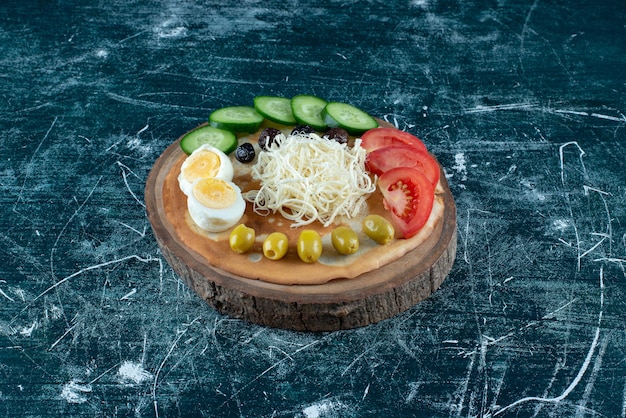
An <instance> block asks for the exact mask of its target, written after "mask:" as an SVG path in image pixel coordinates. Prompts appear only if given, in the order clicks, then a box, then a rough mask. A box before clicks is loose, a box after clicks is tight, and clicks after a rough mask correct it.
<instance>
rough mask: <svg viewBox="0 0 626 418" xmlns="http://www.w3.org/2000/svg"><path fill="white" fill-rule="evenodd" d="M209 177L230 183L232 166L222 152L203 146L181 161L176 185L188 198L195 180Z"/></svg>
mask: <svg viewBox="0 0 626 418" xmlns="http://www.w3.org/2000/svg"><path fill="white" fill-rule="evenodd" d="M210 177H214V178H218V179H222V180H226V181H232V179H233V164H232V163H231V162H230V159H229V158H228V156H227V155H226V154H224V153H223V152H222V151H220V150H218V149H217V148H215V147H212V146H210V145H206V144H205V145H202V146H200V147H199V148H198V149H196V150H195V151H194V152H192V153H191V155H189V157H187V158H186V159H185V161H183V165H182V166H181V168H180V174H179V175H178V185H179V186H180V190H182V192H183V193H185V194H186V195H187V196H189V194H190V193H191V187H192V185H193V183H194V182H195V181H196V180H198V179H204V178H210Z"/></svg>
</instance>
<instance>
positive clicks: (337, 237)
mask: <svg viewBox="0 0 626 418" xmlns="http://www.w3.org/2000/svg"><path fill="white" fill-rule="evenodd" d="M330 240H331V242H332V244H333V247H334V248H335V250H337V252H338V253H339V254H343V255H348V254H354V253H355V252H357V251H358V249H359V236H358V235H357V234H356V232H354V230H353V229H352V228H350V227H347V226H339V227H337V228H335V229H334V230H333V232H332V233H331V235H330Z"/></svg>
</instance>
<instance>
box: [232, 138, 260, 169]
mask: <svg viewBox="0 0 626 418" xmlns="http://www.w3.org/2000/svg"><path fill="white" fill-rule="evenodd" d="M255 155H256V153H255V152H254V146H252V144H251V143H249V142H244V143H243V144H241V145H239V146H238V147H237V149H235V158H236V159H237V161H239V162H240V163H244V164H245V163H249V162H252V160H254V157H255Z"/></svg>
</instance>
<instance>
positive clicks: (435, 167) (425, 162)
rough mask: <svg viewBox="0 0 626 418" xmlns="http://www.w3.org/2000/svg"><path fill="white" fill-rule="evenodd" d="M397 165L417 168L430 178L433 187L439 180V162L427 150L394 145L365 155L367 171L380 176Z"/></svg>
mask: <svg viewBox="0 0 626 418" xmlns="http://www.w3.org/2000/svg"><path fill="white" fill-rule="evenodd" d="M396 167H415V168H417V169H418V170H420V171H421V172H422V173H424V175H425V176H426V177H427V178H428V180H430V183H431V184H432V185H433V187H434V186H436V185H437V183H438V182H439V176H440V174H441V172H440V169H439V164H437V161H436V160H435V159H434V158H433V157H432V156H431V155H430V154H429V153H428V152H426V151H421V150H417V149H415V148H414V147H411V146H408V145H392V146H389V147H384V148H378V149H376V150H374V151H372V152H370V153H368V154H367V156H366V157H365V168H366V169H367V171H369V172H370V173H373V174H376V175H378V176H380V175H382V174H383V173H385V172H387V171H389V170H391V169H392V168H396Z"/></svg>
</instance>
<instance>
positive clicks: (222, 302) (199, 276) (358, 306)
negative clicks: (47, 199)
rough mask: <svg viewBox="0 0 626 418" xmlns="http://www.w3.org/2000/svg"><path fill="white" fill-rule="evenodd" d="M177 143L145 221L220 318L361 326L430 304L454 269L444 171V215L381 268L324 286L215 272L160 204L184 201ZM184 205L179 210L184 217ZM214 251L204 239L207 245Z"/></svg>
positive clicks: (155, 175) (294, 325) (301, 327)
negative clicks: (176, 183)
mask: <svg viewBox="0 0 626 418" xmlns="http://www.w3.org/2000/svg"><path fill="white" fill-rule="evenodd" d="M179 142H180V139H179V140H178V141H176V142H174V143H173V144H172V145H170V146H169V147H168V148H167V149H166V150H165V151H164V152H163V154H161V156H160V157H159V158H158V159H157V161H156V162H155V164H154V166H153V168H152V170H151V172H150V174H149V176H148V179H147V182H146V187H145V202H146V210H147V213H148V218H149V220H150V223H151V225H152V229H153V231H154V235H155V237H156V240H157V243H158V245H159V248H160V249H161V252H162V254H163V256H164V258H165V259H166V260H167V262H168V263H169V264H170V266H171V267H172V269H173V270H174V272H175V273H176V274H178V276H179V277H180V278H181V279H182V280H183V281H184V282H185V283H186V284H187V285H188V286H189V287H190V288H191V289H193V290H194V291H195V292H196V293H197V294H198V295H199V296H200V297H201V298H202V299H204V300H205V301H206V302H207V303H208V304H209V305H210V306H211V307H213V308H214V309H216V310H217V311H219V312H221V313H223V314H227V315H230V316H232V317H236V318H241V319H244V320H246V321H249V322H253V323H257V324H261V325H267V326H272V327H278V328H285V329H292V330H298V331H335V330H340V329H350V328H356V327H361V326H365V325H368V324H373V323H376V322H379V321H381V320H383V319H387V318H390V317H392V316H395V315H397V314H399V313H400V312H403V311H405V310H407V309H409V308H410V307H412V306H414V305H415V304H416V303H418V302H420V301H422V300H424V299H425V298H427V297H429V296H430V295H431V294H432V293H433V292H434V291H435V290H437V289H438V288H439V286H440V285H441V283H442V282H443V281H444V279H445V278H446V276H447V274H448V272H449V271H450V269H451V267H452V264H453V263H454V259H455V256H456V244H457V240H456V208H455V204H454V199H453V197H452V194H451V193H450V189H449V187H448V184H447V182H446V179H445V176H444V175H443V172H442V175H441V180H440V185H439V192H438V195H439V196H440V199H441V202H442V203H443V216H442V217H441V219H440V220H439V222H438V223H437V224H436V226H435V228H434V229H433V230H432V232H431V233H430V234H429V235H428V236H427V237H426V238H425V240H424V241H423V242H422V243H421V244H420V245H419V246H418V247H417V248H415V249H413V250H411V251H409V252H408V253H406V254H405V255H404V256H402V257H401V258H399V259H397V260H395V261H392V262H390V263H387V264H384V265H382V266H380V267H379V268H376V269H374V270H371V271H368V272H365V273H363V274H359V275H358V276H357V277H354V278H350V279H344V278H339V279H334V280H331V281H328V282H327V283H324V284H290V285H283V284H277V283H270V282H267V281H262V280H255V279H250V278H247V277H242V276H239V275H237V274H233V273H231V272H228V271H226V270H224V269H221V268H218V267H216V266H214V265H212V264H211V263H209V262H208V261H207V258H206V257H205V256H203V255H202V254H201V251H197V249H198V248H199V247H198V246H197V245H191V244H189V241H187V240H185V239H182V237H181V235H185V234H186V235H191V234H193V232H191V231H181V226H180V224H177V223H176V222H174V221H173V220H172V219H173V218H172V213H171V212H172V210H173V209H172V207H171V205H167V204H165V202H166V201H167V200H168V199H169V200H172V198H173V196H174V198H175V199H184V195H182V193H180V194H176V193H178V191H177V190H172V189H174V186H173V185H172V183H173V181H172V178H175V175H173V172H172V170H179V167H180V164H181V161H182V160H183V159H184V157H185V155H184V153H183V152H182V150H181V148H180V145H179ZM176 174H177V172H176ZM181 204H182V203H181ZM181 204H179V208H178V209H176V211H178V212H184V209H180V206H181ZM185 207H186V206H185ZM168 212H169V213H168ZM177 216H184V213H183V214H180V215H177ZM177 225H178V226H177ZM184 229H186V228H184ZM195 238H198V237H194V239H195ZM211 244H212V242H211V240H209V239H206V245H211ZM191 247H194V248H196V250H194V248H191ZM223 251H227V250H223ZM228 255H230V254H228ZM272 263H276V262H272ZM301 264H302V265H303V266H307V265H305V264H304V263H301Z"/></svg>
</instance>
